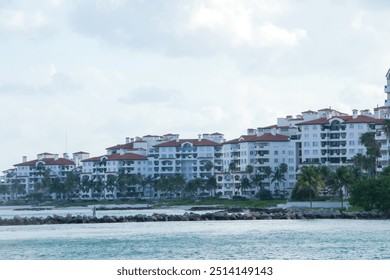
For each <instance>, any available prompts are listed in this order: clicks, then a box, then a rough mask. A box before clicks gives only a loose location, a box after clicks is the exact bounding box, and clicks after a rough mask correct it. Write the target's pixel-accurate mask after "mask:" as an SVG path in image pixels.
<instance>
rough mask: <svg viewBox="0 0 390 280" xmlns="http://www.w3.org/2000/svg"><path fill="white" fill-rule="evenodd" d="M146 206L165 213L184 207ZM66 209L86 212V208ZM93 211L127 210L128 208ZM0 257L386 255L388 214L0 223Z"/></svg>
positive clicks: (388, 253)
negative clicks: (371, 216) (359, 217)
mask: <svg viewBox="0 0 390 280" xmlns="http://www.w3.org/2000/svg"><path fill="white" fill-rule="evenodd" d="M62 211H63V210H62ZM67 211H68V212H69V210H67ZM80 211H81V212H83V211H85V212H88V213H79V212H80ZM148 211H149V210H148ZM17 212H18V213H15V212H10V213H11V214H12V216H11V214H10V213H8V212H7V211H6V210H4V209H3V210H1V211H0V217H3V218H5V217H9V216H11V217H13V216H14V215H20V216H31V215H33V214H32V213H29V212H23V211H22V212H19V211H17ZM104 212H106V211H104ZM136 212H137V213H140V212H141V213H144V214H149V213H148V212H144V211H139V210H138V211H136ZM152 212H165V213H167V214H173V213H184V210H182V209H174V210H169V211H166V210H165V211H163V210H161V211H156V210H154V211H152ZM71 213H72V214H77V213H79V214H89V215H90V214H91V213H90V209H87V210H74V212H73V211H72V212H71ZM30 214H31V215H30ZM34 214H35V215H34V216H39V215H42V216H45V215H47V214H48V213H42V212H36V213H34ZM49 214H52V213H49ZM57 214H60V215H61V214H63V215H66V213H57ZM99 214H102V215H103V214H104V215H106V214H108V215H113V214H117V215H118V214H122V215H128V214H129V212H124V213H123V212H122V213H113V212H107V213H99ZM0 259H2V260H12V259H17V260H33V259H34V260H35V259H43V260H49V259H58V260H98V259H140V260H141V259H163V260H164V259H166V260H169V259H305V260H313V259H321V260H327V259H350V260H359V259H363V260H375V259H390V220H368V221H367V220H254V221H207V222H154V223H153V222H147V223H115V224H65V225H38V226H36V225H34V226H0Z"/></svg>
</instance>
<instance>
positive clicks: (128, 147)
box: [106, 143, 134, 150]
mask: <svg viewBox="0 0 390 280" xmlns="http://www.w3.org/2000/svg"><path fill="white" fill-rule="evenodd" d="M133 147H134V145H133V143H126V144H117V145H115V146H112V147H109V148H106V150H117V149H125V150H132V149H133Z"/></svg>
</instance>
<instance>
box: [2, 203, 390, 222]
mask: <svg viewBox="0 0 390 280" xmlns="http://www.w3.org/2000/svg"><path fill="white" fill-rule="evenodd" d="M104 210H108V209H104ZM104 210H103V211H104ZM205 210H206V211H208V210H214V212H207V213H203V214H199V213H196V211H205ZM100 211H101V210H100ZM188 211H189V212H185V213H184V214H182V215H180V214H162V213H153V214H152V215H146V214H136V215H127V216H126V215H124V216H109V215H104V216H103V217H100V218H98V217H94V216H87V215H72V214H67V215H66V216H60V215H52V216H47V217H45V218H44V217H22V216H19V215H16V216H14V217H13V218H5V219H3V218H1V217H0V226H19V225H20V226H22V225H48V224H89V223H131V222H175V221H227V220H232V221H234V220H312V219H356V220H387V219H390V212H380V211H368V212H366V211H363V212H347V211H340V210H333V209H307V208H306V209H305V208H298V207H289V208H240V207H230V208H225V209H221V208H217V207H210V206H207V207H202V206H194V207H192V208H190V209H189V210H188Z"/></svg>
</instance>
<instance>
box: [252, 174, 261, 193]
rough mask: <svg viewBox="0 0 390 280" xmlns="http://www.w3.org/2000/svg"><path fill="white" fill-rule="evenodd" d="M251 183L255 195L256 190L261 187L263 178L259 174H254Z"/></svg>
mask: <svg viewBox="0 0 390 280" xmlns="http://www.w3.org/2000/svg"><path fill="white" fill-rule="evenodd" d="M252 183H253V185H255V187H256V193H257V192H258V188H262V187H263V176H262V175H260V174H255V176H253V178H252Z"/></svg>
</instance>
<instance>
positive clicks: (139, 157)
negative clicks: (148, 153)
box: [82, 153, 148, 162]
mask: <svg viewBox="0 0 390 280" xmlns="http://www.w3.org/2000/svg"><path fill="white" fill-rule="evenodd" d="M103 157H106V158H107V160H109V161H113V160H148V158H147V157H145V156H142V155H139V154H134V153H126V154H123V155H121V154H112V155H103V156H100V157H93V158H89V159H85V160H82V162H90V161H100V160H101V159H102V158H103Z"/></svg>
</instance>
